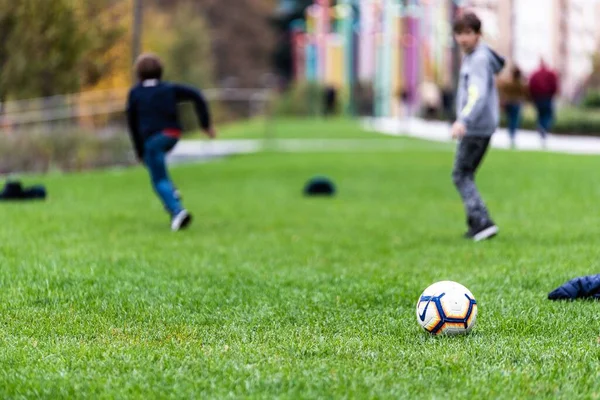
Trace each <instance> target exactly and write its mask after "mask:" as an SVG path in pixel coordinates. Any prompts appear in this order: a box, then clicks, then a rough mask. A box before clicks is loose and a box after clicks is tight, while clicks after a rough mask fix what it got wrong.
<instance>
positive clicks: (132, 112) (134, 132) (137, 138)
mask: <svg viewBox="0 0 600 400" xmlns="http://www.w3.org/2000/svg"><path fill="white" fill-rule="evenodd" d="M126 114H127V125H128V126H129V136H130V137H131V142H132V143H133V147H134V149H135V154H136V156H137V158H138V160H141V159H142V158H143V157H144V141H143V140H142V137H141V135H140V132H139V129H138V116H137V111H136V109H135V107H134V105H133V100H132V98H131V94H130V95H129V98H128V100H127V111H126Z"/></svg>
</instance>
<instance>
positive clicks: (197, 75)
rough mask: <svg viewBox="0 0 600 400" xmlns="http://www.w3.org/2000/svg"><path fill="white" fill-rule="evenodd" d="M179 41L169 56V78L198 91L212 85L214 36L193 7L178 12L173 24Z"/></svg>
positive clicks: (172, 47)
mask: <svg viewBox="0 0 600 400" xmlns="http://www.w3.org/2000/svg"><path fill="white" fill-rule="evenodd" d="M173 31H174V36H175V40H174V42H173V43H172V45H171V46H170V47H169V48H168V49H167V51H166V54H165V62H166V67H167V68H166V70H167V77H168V78H170V77H172V78H173V79H177V80H179V81H181V82H184V83H188V84H191V85H194V86H197V87H207V86H209V85H211V84H212V81H213V76H212V65H213V60H212V57H211V42H210V33H209V29H208V26H207V24H206V23H205V21H204V18H203V17H202V15H197V14H195V13H194V12H193V6H192V5H191V4H189V3H187V4H184V5H182V6H181V7H180V8H178V9H177V11H176V14H175V17H174V20H173Z"/></svg>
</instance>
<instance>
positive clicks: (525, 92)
mask: <svg viewBox="0 0 600 400" xmlns="http://www.w3.org/2000/svg"><path fill="white" fill-rule="evenodd" d="M498 89H499V91H500V104H502V107H503V108H504V112H505V113H506V119H507V122H508V135H509V137H510V144H511V147H513V148H514V147H515V145H516V135H517V130H518V129H519V127H520V125H521V109H522V107H523V103H524V102H525V101H526V100H527V99H528V97H529V89H528V87H527V83H526V82H525V80H524V79H523V74H522V73H521V70H520V69H519V67H517V66H513V67H512V68H511V70H510V77H509V78H508V79H502V80H500V81H499V82H498Z"/></svg>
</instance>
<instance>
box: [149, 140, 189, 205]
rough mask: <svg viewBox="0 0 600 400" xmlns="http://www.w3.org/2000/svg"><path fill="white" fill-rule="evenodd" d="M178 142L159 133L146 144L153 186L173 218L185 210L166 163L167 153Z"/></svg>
mask: <svg viewBox="0 0 600 400" xmlns="http://www.w3.org/2000/svg"><path fill="white" fill-rule="evenodd" d="M177 141H178V140H177V139H176V138H173V137H169V136H166V135H164V134H162V133H159V134H156V135H154V136H152V137H150V138H149V139H148V140H147V141H146V143H144V163H145V164H146V166H147V167H148V171H149V172H150V178H151V179H152V186H153V187H154V191H155V192H156V194H157V195H158V197H160V200H161V201H162V203H163V205H164V206H165V208H166V209H167V211H168V212H169V213H170V214H171V216H175V215H177V214H178V213H179V212H180V211H182V210H183V207H182V206H181V202H180V201H179V199H178V198H177V196H176V195H175V186H174V185H173V182H171V178H169V173H168V172H167V165H166V162H165V158H166V156H167V153H168V152H169V151H171V150H172V149H173V147H175V145H176V144H177Z"/></svg>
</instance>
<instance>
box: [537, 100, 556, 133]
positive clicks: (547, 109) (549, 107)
mask: <svg viewBox="0 0 600 400" xmlns="http://www.w3.org/2000/svg"><path fill="white" fill-rule="evenodd" d="M535 108H536V109H537V113H538V128H539V130H540V133H541V135H542V137H546V133H548V132H550V129H552V123H553V122H554V106H553V104H552V99H551V98H548V99H538V100H535Z"/></svg>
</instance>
